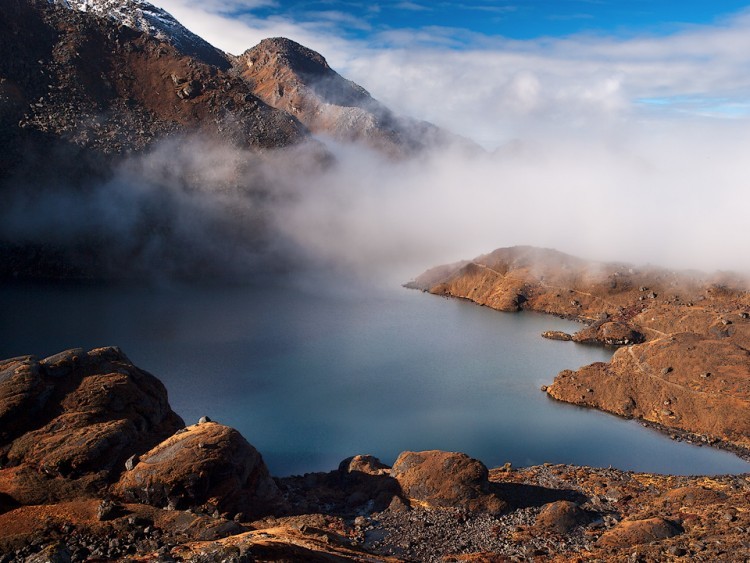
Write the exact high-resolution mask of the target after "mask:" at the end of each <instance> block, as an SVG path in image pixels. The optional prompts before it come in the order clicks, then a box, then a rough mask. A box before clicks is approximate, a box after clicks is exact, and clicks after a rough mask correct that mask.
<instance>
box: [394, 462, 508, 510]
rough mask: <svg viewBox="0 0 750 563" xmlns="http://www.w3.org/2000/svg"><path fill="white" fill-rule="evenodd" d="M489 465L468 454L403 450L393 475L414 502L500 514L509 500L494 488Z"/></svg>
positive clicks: (435, 506) (419, 504)
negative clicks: (502, 497)
mask: <svg viewBox="0 0 750 563" xmlns="http://www.w3.org/2000/svg"><path fill="white" fill-rule="evenodd" d="M488 475H489V473H488V471H487V467H485V465H484V464H483V463H482V462H480V461H478V460H476V459H473V458H470V457H469V456H467V455H466V454H462V453H453V452H443V451H438V450H432V451H425V452H403V453H402V454H401V455H399V456H398V459H397V460H396V462H395V463H394V464H393V468H392V469H391V476H392V477H393V478H394V479H396V481H398V484H399V485H400V486H401V490H402V491H403V494H404V496H405V497H406V498H407V499H408V500H410V501H411V503H412V504H413V505H417V506H424V507H433V508H461V509H464V510H471V511H479V512H487V513H490V514H499V513H501V512H503V511H505V510H506V509H507V508H508V505H507V503H506V502H505V501H504V500H502V499H501V498H500V497H499V496H498V495H497V494H495V493H494V492H493V491H492V488H491V485H490V483H489V480H488Z"/></svg>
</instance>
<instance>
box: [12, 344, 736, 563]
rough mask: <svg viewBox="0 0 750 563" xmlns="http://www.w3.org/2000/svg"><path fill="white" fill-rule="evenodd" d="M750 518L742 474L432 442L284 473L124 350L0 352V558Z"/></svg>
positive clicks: (629, 551) (554, 557)
mask: <svg viewBox="0 0 750 563" xmlns="http://www.w3.org/2000/svg"><path fill="white" fill-rule="evenodd" d="M749 531H750V475H747V474H745V475H736V476H719V477H680V476H670V475H652V474H644V473H633V472H626V471H619V470H616V469H611V468H609V469H605V468H591V467H576V466H570V465H552V464H544V465H540V466H534V467H525V468H513V467H510V465H506V466H504V467H500V468H495V469H491V470H488V469H487V468H486V467H485V466H484V465H483V464H482V463H481V462H480V461H478V460H475V459H472V458H470V457H468V456H466V455H464V454H460V453H452V452H441V451H427V452H403V453H402V454H401V455H400V456H399V458H398V459H397V460H396V462H395V463H394V464H393V466H390V467H389V466H387V465H385V464H383V463H381V462H380V461H379V460H377V459H376V458H373V457H371V456H368V455H357V456H354V457H351V458H348V459H346V460H344V461H342V462H341V464H340V465H339V467H338V468H337V469H335V470H333V471H331V472H328V473H309V474H305V475H301V476H292V477H285V478H274V477H271V476H270V475H269V473H268V470H267V468H266V466H265V464H264V462H263V459H262V456H261V454H260V453H259V452H258V451H257V450H255V448H253V447H252V446H251V445H250V444H249V443H248V442H247V441H246V440H245V439H244V438H243V437H242V436H241V435H240V434H239V433H238V432H237V431H236V430H234V429H232V428H230V427H227V426H224V425H222V424H219V423H217V422H214V421H211V420H210V419H209V418H208V417H203V418H201V420H199V421H198V423H197V424H194V425H190V426H185V425H184V423H183V422H182V420H181V419H180V418H179V417H178V416H177V415H176V414H175V413H174V412H173V411H172V410H171V408H170V407H169V403H168V400H167V393H166V390H165V389H164V387H163V385H161V383H160V382H159V381H158V379H156V378H155V377H154V376H152V375H151V374H148V373H147V372H144V371H143V370H141V369H139V368H137V367H136V366H134V365H133V364H132V363H131V362H130V361H129V360H128V359H127V357H126V356H125V355H124V354H123V353H122V352H121V351H120V350H119V349H117V348H100V349H95V350H91V351H88V352H86V351H84V350H81V349H74V350H68V351H66V352H63V353H60V354H57V355H55V356H52V357H50V358H46V359H43V360H37V359H35V358H33V357H31V356H23V357H19V358H13V359H10V360H5V361H0V562H2V563H9V562H21V561H25V562H31V563H41V562H48V561H54V562H67V561H192V562H204V561H205V562H207V561H229V562H244V561H569V560H573V561H601V560H607V561H672V560H679V559H680V558H689V559H691V560H699V561H701V560H702V561H744V560H745V559H747V557H750V540H748V537H749V536H748V532H749ZM738 557H739V559H738ZM743 558H745V559H743Z"/></svg>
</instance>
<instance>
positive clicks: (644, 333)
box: [408, 247, 750, 451]
mask: <svg viewBox="0 0 750 563" xmlns="http://www.w3.org/2000/svg"><path fill="white" fill-rule="evenodd" d="M408 287H414V288H418V289H422V290H424V291H429V292H431V293H435V294H438V295H448V296H452V297H460V298H463V299H468V300H471V301H473V302H475V303H478V304H480V305H486V306H488V307H492V308H494V309H498V310H500V311H519V310H533V311H539V312H544V313H548V314H553V315H558V316H562V317H566V318H570V319H575V320H578V321H581V322H582V323H585V324H586V326H585V327H584V328H583V329H582V330H580V331H579V332H577V333H576V334H574V335H573V337H572V340H574V341H576V342H580V343H588V344H603V345H608V346H619V347H622V348H620V349H619V350H618V351H617V352H616V353H615V354H614V356H613V358H612V360H611V361H610V362H609V363H596V364H592V365H590V366H585V367H582V368H581V369H579V370H578V371H576V372H571V371H568V370H566V371H563V372H561V373H560V374H559V375H558V376H557V378H555V381H554V383H553V384H552V385H550V386H545V387H544V390H545V391H547V393H548V394H549V395H550V396H551V397H553V398H555V399H558V400H561V401H566V402H571V403H575V404H578V405H581V406H587V407H593V408H598V409H601V410H604V411H608V412H611V413H614V414H617V415H620V416H626V417H636V418H640V419H642V420H644V421H648V422H651V423H655V424H657V425H658V426H657V427H659V428H668V429H669V428H672V429H676V430H680V431H685V432H688V433H692V434H695V435H697V436H695V437H694V439H696V440H699V441H702V442H708V443H714V442H717V441H721V442H723V443H725V444H728V445H732V446H737V447H740V448H744V449H745V450H746V451H747V449H748V448H750V418H749V417H748V416H747V413H748V411H749V410H750V363H749V362H750V356H749V355H748V352H747V350H749V349H750V292H749V291H748V281H747V280H746V279H744V278H742V277H739V276H731V275H728V274H717V275H714V276H709V275H700V274H697V273H695V272H684V273H680V272H672V271H667V270H663V269H658V268H635V267H632V266H629V265H625V264H615V263H610V264H607V263H593V262H586V261H584V260H581V259H578V258H575V257H572V256H569V255H566V254H563V253H560V252H557V251H554V250H548V249H538V248H532V247H514V248H503V249H499V250H496V251H494V252H492V253H490V254H487V255H484V256H480V257H478V258H476V259H474V260H472V261H470V262H464V263H460V264H456V265H454V266H452V267H441V268H438V269H433V270H430V271H428V272H425V274H423V275H422V276H419V277H418V278H417V279H416V280H414V281H413V282H410V284H408ZM545 336H546V337H548V338H549V337H554V338H564V336H562V335H560V334H558V333H555V332H549V333H545ZM691 439H692V438H691Z"/></svg>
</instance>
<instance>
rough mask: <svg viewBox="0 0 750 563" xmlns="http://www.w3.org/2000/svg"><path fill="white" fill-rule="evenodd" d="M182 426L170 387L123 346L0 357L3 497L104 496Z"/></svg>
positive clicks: (0, 476) (38, 500)
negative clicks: (137, 459) (135, 460)
mask: <svg viewBox="0 0 750 563" xmlns="http://www.w3.org/2000/svg"><path fill="white" fill-rule="evenodd" d="M182 426H184V424H183V422H182V420H181V419H180V417H179V416H177V415H176V414H175V413H174V412H173V411H172V409H171V408H170V407H169V402H168V400H167V391H166V389H165V388H164V385H162V383H161V382H160V381H159V380H158V379H156V378H155V377H154V376H152V375H151V374H149V373H147V372H145V371H143V370H141V369H139V368H137V367H135V366H134V365H133V364H132V363H131V362H130V360H128V358H127V357H126V356H125V354H123V353H122V352H121V351H120V350H119V349H118V348H114V347H110V348H97V349H95V350H91V351H89V352H86V351H84V350H82V349H80V348H77V349H72V350H68V351H65V352H62V353H60V354H57V355H55V356H51V357H49V358H46V359H43V360H40V361H39V360H37V359H36V358H34V357H33V356H23V357H19V358H14V359H11V360H6V361H3V362H0V468H2V469H0V494H5V495H7V497H10V498H12V499H13V500H14V501H16V502H18V503H20V504H35V503H43V502H51V501H54V500H59V499H64V498H73V497H75V496H79V495H81V494H82V493H84V492H85V493H87V494H96V493H99V492H101V491H102V490H103V489H104V488H105V487H106V486H107V484H108V483H109V482H111V481H113V480H115V479H116V478H117V476H118V475H119V473H120V472H121V471H122V469H123V467H124V462H125V460H126V459H127V458H128V457H130V456H132V455H133V454H135V453H138V452H142V451H145V450H148V449H149V448H151V447H153V446H154V445H155V444H157V443H158V442H160V441H161V440H163V439H164V438H166V437H167V436H170V435H171V434H173V433H174V432H175V431H176V430H177V429H179V428H181V427H182Z"/></svg>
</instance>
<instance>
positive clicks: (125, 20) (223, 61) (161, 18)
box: [54, 0, 229, 70]
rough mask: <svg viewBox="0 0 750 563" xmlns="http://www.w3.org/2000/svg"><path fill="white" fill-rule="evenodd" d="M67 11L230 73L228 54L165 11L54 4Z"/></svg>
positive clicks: (79, 0)
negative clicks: (131, 31) (101, 20)
mask: <svg viewBox="0 0 750 563" xmlns="http://www.w3.org/2000/svg"><path fill="white" fill-rule="evenodd" d="M54 3H55V4H59V5H61V6H64V7H66V8H70V9H73V10H78V11H80V12H86V13H90V14H94V15H96V16H98V17H100V18H104V19H108V20H111V21H112V22H114V23H116V24H118V25H125V26H127V27H129V28H131V29H134V30H136V31H139V32H141V33H144V34H146V35H149V36H152V37H154V38H156V39H158V40H159V41H163V42H165V43H169V44H170V45H173V46H174V47H176V48H177V50H178V51H179V52H180V53H182V54H183V55H187V56H190V57H194V58H197V59H199V60H201V61H203V62H204V63H206V64H210V65H213V66H216V67H219V68H222V69H224V70H226V69H227V68H229V62H228V61H227V58H226V56H225V54H224V53H223V52H222V51H220V50H219V49H217V48H216V47H214V46H213V45H211V44H209V43H208V42H207V41H205V40H204V39H202V38H200V37H198V36H197V35H196V34H195V33H193V32H191V31H190V30H188V29H187V28H186V27H185V26H183V25H182V24H181V23H180V22H178V21H177V20H176V19H175V18H174V17H172V15H171V14H169V13H168V12H166V11H165V10H163V9H161V8H158V7H157V6H154V5H153V4H151V3H149V2H145V1H144V0H54Z"/></svg>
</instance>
